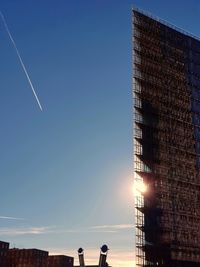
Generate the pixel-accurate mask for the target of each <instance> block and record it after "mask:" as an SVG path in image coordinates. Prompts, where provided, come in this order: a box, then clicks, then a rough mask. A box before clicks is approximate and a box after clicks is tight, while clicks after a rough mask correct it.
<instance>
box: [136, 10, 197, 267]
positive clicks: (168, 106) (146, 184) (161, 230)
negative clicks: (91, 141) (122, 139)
mask: <svg viewBox="0 0 200 267" xmlns="http://www.w3.org/2000/svg"><path fill="white" fill-rule="evenodd" d="M133 65H134V66H133V96H134V171H135V172H134V175H135V178H134V181H135V187H136V194H135V219H136V266H138V267H142V266H166V267H197V266H200V41H199V40H197V39H195V38H193V37H191V36H189V35H186V34H184V33H182V32H179V31H177V30H175V29H173V28H171V27H169V26H168V25H166V24H163V23H161V22H159V21H158V20H155V19H153V18H151V17H149V16H147V15H145V14H144V13H141V12H140V11H138V10H137V9H134V10H133ZM142 186H143V188H142ZM144 188H145V190H143V189H144Z"/></svg>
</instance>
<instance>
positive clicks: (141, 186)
mask: <svg viewBox="0 0 200 267" xmlns="http://www.w3.org/2000/svg"><path fill="white" fill-rule="evenodd" d="M133 188H134V193H136V194H138V193H140V194H144V193H146V192H147V190H148V187H147V185H146V184H145V183H144V182H143V181H138V180H136V181H135V182H134V185H133Z"/></svg>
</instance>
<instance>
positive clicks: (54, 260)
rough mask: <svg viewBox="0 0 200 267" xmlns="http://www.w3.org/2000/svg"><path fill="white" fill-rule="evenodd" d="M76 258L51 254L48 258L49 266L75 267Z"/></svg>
mask: <svg viewBox="0 0 200 267" xmlns="http://www.w3.org/2000/svg"><path fill="white" fill-rule="evenodd" d="M73 266H74V258H73V257H69V256H64V255H53V256H49V257H48V260H47V267H73Z"/></svg>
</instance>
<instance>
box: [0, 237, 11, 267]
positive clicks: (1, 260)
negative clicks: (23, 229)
mask: <svg viewBox="0 0 200 267" xmlns="http://www.w3.org/2000/svg"><path fill="white" fill-rule="evenodd" d="M8 250H9V243H7V242H3V241H0V266H1V267H7V254H8Z"/></svg>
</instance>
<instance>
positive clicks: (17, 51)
mask: <svg viewBox="0 0 200 267" xmlns="http://www.w3.org/2000/svg"><path fill="white" fill-rule="evenodd" d="M0 16H1V19H2V21H3V24H4V26H5V29H6V31H7V33H8V36H9V38H10V40H11V42H12V44H13V46H14V48H15V51H16V53H17V56H18V58H19V61H20V64H21V66H22V68H23V71H24V73H25V75H26V78H27V80H28V82H29V84H30V87H31V90H32V92H33V95H34V96H35V99H36V101H37V103H38V106H39V108H40V110H41V111H42V106H41V104H40V100H39V98H38V96H37V94H36V92H35V89H34V87H33V84H32V82H31V79H30V77H29V75H28V72H27V70H26V67H25V65H24V63H23V60H22V58H21V55H20V53H19V50H18V48H17V46H16V43H15V41H14V39H13V37H12V35H11V33H10V30H9V28H8V25H7V23H6V20H5V18H4V15H3V14H2V12H1V11H0Z"/></svg>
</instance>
